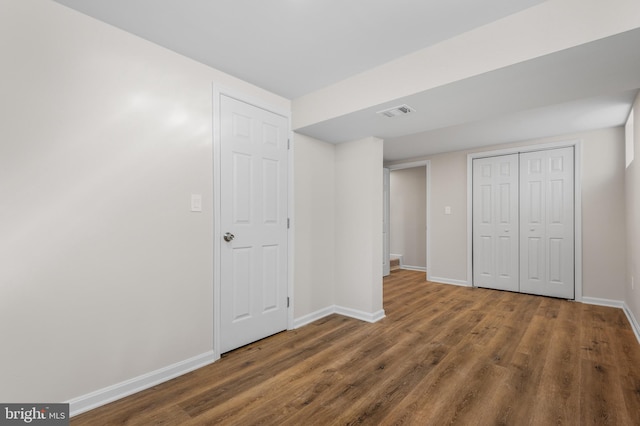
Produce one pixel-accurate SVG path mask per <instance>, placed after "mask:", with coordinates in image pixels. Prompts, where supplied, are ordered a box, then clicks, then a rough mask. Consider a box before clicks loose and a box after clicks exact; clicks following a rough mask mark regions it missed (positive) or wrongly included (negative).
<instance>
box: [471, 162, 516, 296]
mask: <svg viewBox="0 0 640 426" xmlns="http://www.w3.org/2000/svg"><path fill="white" fill-rule="evenodd" d="M518 262H519V259H518V154H512V155H504V156H499V157H490V158H479V159H475V160H473V282H474V285H476V286H479V287H487V288H494V289H498V290H509V291H518V290H519V282H518V281H519V274H518Z"/></svg>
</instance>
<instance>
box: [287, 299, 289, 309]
mask: <svg viewBox="0 0 640 426" xmlns="http://www.w3.org/2000/svg"><path fill="white" fill-rule="evenodd" d="M288 307H289V298H288V297H287V308H288Z"/></svg>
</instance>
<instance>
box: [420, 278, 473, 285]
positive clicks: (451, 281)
mask: <svg viewBox="0 0 640 426" xmlns="http://www.w3.org/2000/svg"><path fill="white" fill-rule="evenodd" d="M428 278H429V281H431V282H434V283H439V284H451V285H457V286H460V287H471V286H470V285H469V283H468V282H466V281H464V280H454V279H451V278H442V277H428Z"/></svg>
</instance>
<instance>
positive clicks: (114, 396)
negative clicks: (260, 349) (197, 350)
mask: <svg viewBox="0 0 640 426" xmlns="http://www.w3.org/2000/svg"><path fill="white" fill-rule="evenodd" d="M214 361H216V357H215V355H214V353H213V351H209V352H205V353H203V354H201V355H197V356H195V357H193V358H189V359H186V360H184V361H180V362H177V363H175V364H172V365H169V366H166V367H163V368H160V369H158V370H155V371H152V372H150V373H147V374H143V375H141V376H138V377H134V378H133V379H129V380H125V381H124V382H120V383H116V384H115V385H111V386H107V387H106V388H103V389H99V390H97V391H94V392H91V393H88V394H86V395H82V396H80V397H77V398H74V399H71V400H69V401H67V403H68V404H69V414H70V417H73V416H77V415H78V414H81V413H84V412H86V411H89V410H93V409H94V408H98V407H101V406H103V405H106V404H108V403H110V402H113V401H116V400H118V399H122V398H124V397H126V396H129V395H133V394H134V393H137V392H140V391H143V390H145V389H149V388H151V387H153V386H156V385H158V384H160V383H163V382H166V381H168V380H171V379H174V378H176V377H178V376H182V375H183V374H186V373H188V372H190V371H193V370H197V369H198V368H201V367H204V366H206V365H209V364H211V363H212V362H214Z"/></svg>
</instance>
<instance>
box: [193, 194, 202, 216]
mask: <svg viewBox="0 0 640 426" xmlns="http://www.w3.org/2000/svg"><path fill="white" fill-rule="evenodd" d="M191 211H192V212H201V211H202V195H200V194H191Z"/></svg>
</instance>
